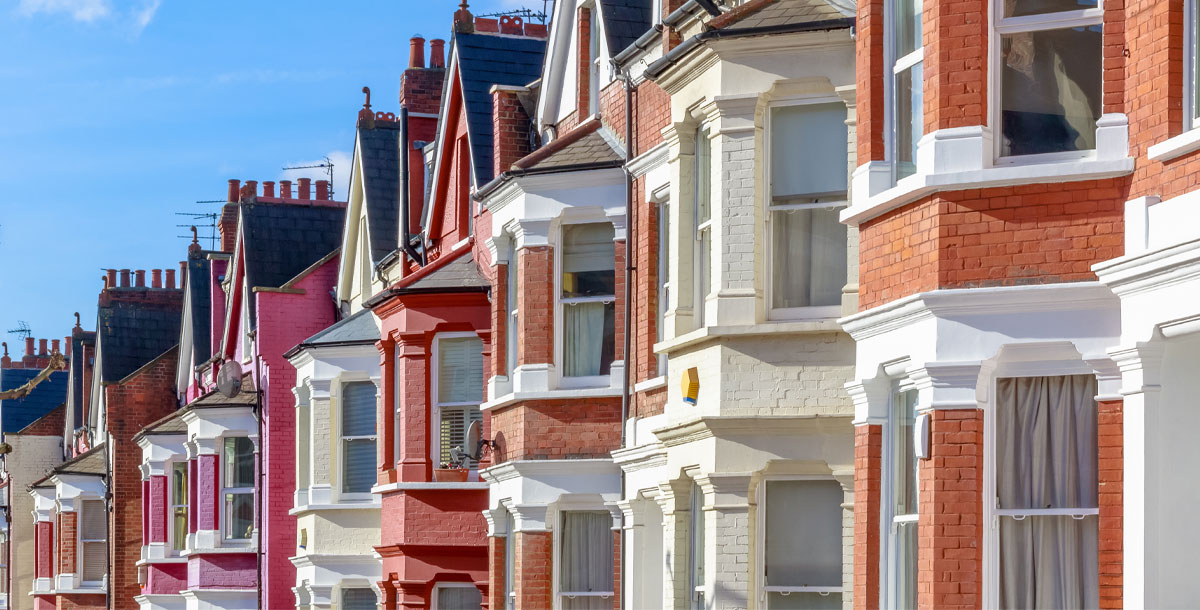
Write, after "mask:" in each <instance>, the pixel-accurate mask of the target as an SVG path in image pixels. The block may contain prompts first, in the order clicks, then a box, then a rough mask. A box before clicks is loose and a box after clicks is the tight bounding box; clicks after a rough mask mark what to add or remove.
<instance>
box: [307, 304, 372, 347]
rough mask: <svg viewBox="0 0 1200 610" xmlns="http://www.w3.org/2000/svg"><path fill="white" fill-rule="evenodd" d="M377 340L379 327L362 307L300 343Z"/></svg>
mask: <svg viewBox="0 0 1200 610" xmlns="http://www.w3.org/2000/svg"><path fill="white" fill-rule="evenodd" d="M378 340H379V327H378V326H376V325H375V316H374V315H372V314H371V310H369V309H362V310H359V311H358V312H357V313H355V314H354V315H352V316H350V317H348V318H345V319H342V320H340V321H338V322H337V323H336V324H334V325H332V326H330V327H329V328H326V329H325V330H323V331H321V332H319V333H317V334H315V335H313V336H311V337H309V338H307V339H305V340H304V342H303V343H301V344H300V345H302V346H320V345H333V344H342V343H374V342H376V341H378Z"/></svg>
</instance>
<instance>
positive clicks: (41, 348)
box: [38, 339, 47, 355]
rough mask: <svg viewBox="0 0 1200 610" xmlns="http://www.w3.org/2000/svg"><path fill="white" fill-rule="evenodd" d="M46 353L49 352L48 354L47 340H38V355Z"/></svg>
mask: <svg viewBox="0 0 1200 610" xmlns="http://www.w3.org/2000/svg"><path fill="white" fill-rule="evenodd" d="M46 353H47V352H46V340H45V339H38V354H39V355H44V354H46Z"/></svg>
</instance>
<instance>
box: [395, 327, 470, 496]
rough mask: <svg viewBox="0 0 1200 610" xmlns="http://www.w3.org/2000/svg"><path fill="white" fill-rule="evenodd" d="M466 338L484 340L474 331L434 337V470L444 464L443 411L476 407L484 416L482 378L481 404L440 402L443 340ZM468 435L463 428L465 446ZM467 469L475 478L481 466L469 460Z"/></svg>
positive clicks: (431, 370)
mask: <svg viewBox="0 0 1200 610" xmlns="http://www.w3.org/2000/svg"><path fill="white" fill-rule="evenodd" d="M466 338H472V339H476V340H478V341H480V342H481V343H482V341H483V339H482V338H480V336H479V333H476V332H474V331H455V332H441V333H437V334H435V335H434V336H433V341H432V346H431V348H430V350H429V358H430V364H431V366H430V367H429V399H430V400H429V404H430V406H431V408H430V418H429V419H430V420H431V421H430V427H429V431H430V436H429V458H430V459H431V460H432V461H433V466H434V468H440V467H441V463H442V452H441V449H442V445H441V443H442V435H441V430H442V409H443V408H445V409H464V408H468V409H469V408H471V407H474V408H475V410H477V411H480V414H481V416H482V410H480V408H479V407H480V406H481V405H482V404H483V401H484V400H485V399H486V398H487V385H486V383H485V382H484V381H483V379H482V378H480V384H482V388H481V389H482V390H483V391H482V393H481V394H480V397H479V402H474V403H472V402H448V403H442V402H441V400H440V397H439V396H438V379H439V376H440V374H441V360H440V347H441V342H442V340H443V339H466ZM479 357H480V358H482V357H483V352H482V350H481V351H480V354H479ZM486 368H487V363H484V369H485V370H486ZM481 421H482V417H481ZM466 425H467V426H470V423H469V422H468V423H467V424H466ZM466 435H467V428H466V427H464V428H463V442H464V444H465V443H466ZM464 449H466V450H467V451H468V452H469V451H470V448H468V447H464ZM397 455H398V454H397ZM467 468H468V470H470V473H471V474H470V476H469V478H475V474H476V472H478V470H479V464H478V463H476V462H475V461H474V460H471V459H468V460H467Z"/></svg>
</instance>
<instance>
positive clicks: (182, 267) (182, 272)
mask: <svg viewBox="0 0 1200 610" xmlns="http://www.w3.org/2000/svg"><path fill="white" fill-rule="evenodd" d="M185 277H187V261H179V287H180V288H183V278H185Z"/></svg>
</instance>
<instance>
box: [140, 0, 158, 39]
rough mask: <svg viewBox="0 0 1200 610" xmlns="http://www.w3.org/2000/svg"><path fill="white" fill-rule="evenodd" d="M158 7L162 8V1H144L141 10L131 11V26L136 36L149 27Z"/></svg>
mask: <svg viewBox="0 0 1200 610" xmlns="http://www.w3.org/2000/svg"><path fill="white" fill-rule="evenodd" d="M159 6H162V0H144V1H143V2H142V6H141V8H136V9H134V10H133V26H134V28H135V31H136V33H137V34H141V33H142V30H144V29H146V26H148V25H150V21H152V20H153V19H154V14H155V13H157V12H158V7H159Z"/></svg>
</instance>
